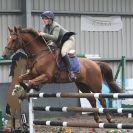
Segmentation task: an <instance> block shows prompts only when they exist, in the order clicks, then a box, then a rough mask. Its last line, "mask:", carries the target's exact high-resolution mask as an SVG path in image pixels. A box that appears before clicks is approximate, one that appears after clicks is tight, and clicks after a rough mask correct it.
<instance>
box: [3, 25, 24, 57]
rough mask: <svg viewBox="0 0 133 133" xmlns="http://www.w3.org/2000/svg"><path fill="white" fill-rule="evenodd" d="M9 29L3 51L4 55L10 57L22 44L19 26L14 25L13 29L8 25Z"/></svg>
mask: <svg viewBox="0 0 133 133" xmlns="http://www.w3.org/2000/svg"><path fill="white" fill-rule="evenodd" d="M8 30H9V33H10V35H9V37H8V40H7V44H6V47H5V49H4V52H3V56H4V57H10V56H11V55H12V54H13V53H14V52H16V51H17V50H18V49H20V48H21V45H22V39H20V37H19V31H20V29H19V28H16V27H14V29H11V28H9V27H8Z"/></svg>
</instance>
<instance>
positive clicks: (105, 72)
mask: <svg viewBox="0 0 133 133" xmlns="http://www.w3.org/2000/svg"><path fill="white" fill-rule="evenodd" d="M97 64H98V65H99V67H100V69H101V72H102V77H103V80H104V81H105V82H106V83H107V84H108V86H109V88H110V91H111V93H121V92H122V89H121V88H120V87H119V86H118V85H117V83H116V82H115V80H114V78H113V72H112V69H111V67H110V66H109V64H107V63H105V62H97Z"/></svg>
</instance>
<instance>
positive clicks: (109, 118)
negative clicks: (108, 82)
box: [99, 97, 113, 123]
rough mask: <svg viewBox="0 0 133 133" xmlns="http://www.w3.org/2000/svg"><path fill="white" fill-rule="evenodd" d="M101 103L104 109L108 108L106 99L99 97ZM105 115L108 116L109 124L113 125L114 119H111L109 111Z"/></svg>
mask: <svg viewBox="0 0 133 133" xmlns="http://www.w3.org/2000/svg"><path fill="white" fill-rule="evenodd" d="M99 101H100V103H101V105H102V107H103V108H106V107H107V106H106V100H105V98H103V97H99ZM105 115H106V119H107V120H108V122H109V123H112V122H113V121H112V118H111V115H110V113H109V111H107V112H106V113H105Z"/></svg>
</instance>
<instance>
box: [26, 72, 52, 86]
mask: <svg viewBox="0 0 133 133" xmlns="http://www.w3.org/2000/svg"><path fill="white" fill-rule="evenodd" d="M50 79H51V78H50V77H49V76H48V75H47V74H42V75H40V76H38V77H36V78H34V79H32V80H29V82H28V85H29V86H30V87H32V86H38V85H40V84H42V83H46V82H48V81H49V80H50Z"/></svg>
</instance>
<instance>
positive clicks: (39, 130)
mask: <svg viewBox="0 0 133 133" xmlns="http://www.w3.org/2000/svg"><path fill="white" fill-rule="evenodd" d="M48 118H49V119H48ZM48 118H42V119H44V120H51V121H76V122H89V123H95V121H94V119H93V115H92V114H91V115H79V114H76V115H75V116H70V117H57V118H56V117H54V118H53V117H52V118H50V117H48ZM100 118H101V119H102V121H103V122H104V123H107V120H106V118H105V116H104V115H101V116H100ZM112 118H113V120H114V121H115V123H123V124H133V118H128V117H127V115H119V114H115V115H113V116H112ZM7 126H10V122H9V123H8V125H7ZM34 127H35V131H36V133H133V129H98V128H95V129H93V128H81V127H65V128H64V127H54V126H39V125H38V126H34Z"/></svg>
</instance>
